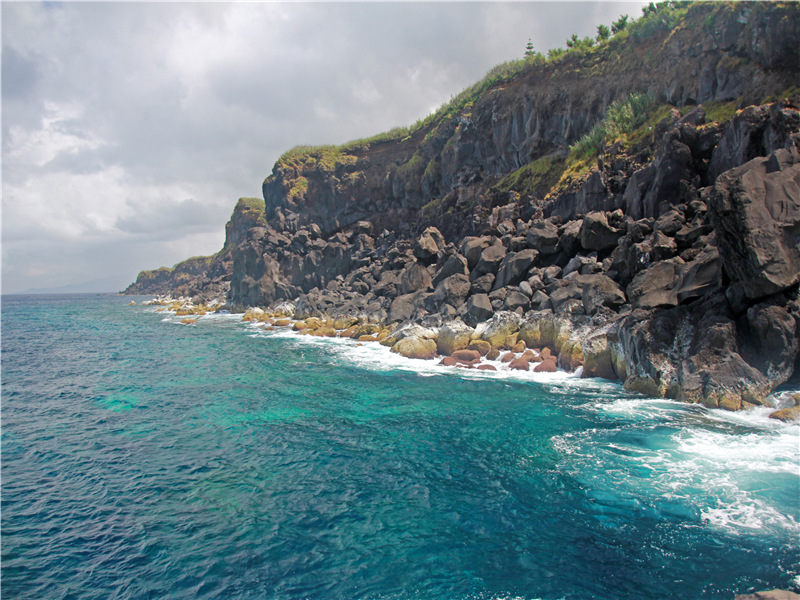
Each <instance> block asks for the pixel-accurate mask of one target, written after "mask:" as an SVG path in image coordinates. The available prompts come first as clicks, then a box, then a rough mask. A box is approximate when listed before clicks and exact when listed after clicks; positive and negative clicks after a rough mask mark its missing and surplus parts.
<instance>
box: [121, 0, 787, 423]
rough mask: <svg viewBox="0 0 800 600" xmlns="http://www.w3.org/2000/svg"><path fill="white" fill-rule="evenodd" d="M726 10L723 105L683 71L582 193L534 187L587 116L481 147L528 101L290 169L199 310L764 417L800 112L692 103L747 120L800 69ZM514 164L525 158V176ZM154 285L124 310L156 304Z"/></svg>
mask: <svg viewBox="0 0 800 600" xmlns="http://www.w3.org/2000/svg"><path fill="white" fill-rule="evenodd" d="M703 10H711V9H710V8H708V7H700V8H697V11H703ZM715 10H717V9H715ZM719 10H722V9H719ZM724 10H726V11H732V12H730V14H728V13H725V12H724V11H722V12H721V13H720V15H721V16H719V19H720V20H718V22H717V26H718V27H722V23H723V22H724V23H727V25H726V27H727V28H728V29H726V31H727V32H728V33H727V34H726V35H728V37H727V38H725V39H727V40H728V42H727V43H726V45H724V46H722V47H716V48H707V47H705V46H702V47H697V48H693V49H692V50H693V51H695V50H696V51H697V52H698V53H700V54H702V55H703V56H705V57H708V56H710V55H712V54H714V53H716V55H719V54H720V53H722V54H723V55H726V56H727V54H726V53H730V54H731V56H732V55H733V54H736V52H738V54H737V56H738V57H739V58H738V59H737V60H739V61H740V62H741V64H742V65H744V66H742V68H741V69H739V70H738V71H730V72H729V71H726V76H725V77H726V78H727V79H724V81H723V80H719V77H720V73H719V69H720V68H722V67H721V66H720V65H722V62H719V63H716V62H715V63H714V64H717V65H718V68H717V69H716V71H715V73H716V75H715V76H716V77H717V80H715V81H716V83H715V84H713V85H711V84H709V82H708V81H705V79H704V78H706V77H708V76H709V74H708V73H706V72H705V71H704V72H703V73H701V74H699V75H698V76H697V77H699V79H695V80H692V81H690V80H689V79H686V77H687V76H686V74H685V73H681V74H678V73H677V71H676V72H675V74H674V77H675V79H674V81H673V82H672V83H674V84H676V85H677V83H676V82H680V83H681V85H682V86H684V87H683V88H682V89H683V91H682V92H681V94H682V95H681V94H678V95H680V96H681V103H682V104H688V105H689V106H686V107H684V108H682V109H679V108H677V107H672V108H670V109H669V110H667V111H666V112H663V113H662V115H663V116H662V117H661V118H660V119H659V120H656V121H654V122H653V125H652V126H651V127H650V128H649V130H646V132H645V133H646V135H645V136H644V137H643V138H642V139H641V140H640V141H638V142H636V143H633V144H629V145H628V146H625V147H622V146H619V144H615V145H612V146H611V147H608V148H606V149H605V150H604V151H603V153H602V156H600V157H598V158H597V161H596V164H592V165H591V167H590V168H589V169H588V171H587V172H586V173H584V174H583V175H580V176H577V175H576V176H575V177H567V176H562V177H561V181H560V182H559V180H558V177H555V178H554V179H553V180H552V181H550V180H548V181H550V183H548V184H547V185H545V186H544V188H543V189H545V190H549V193H547V194H546V195H545V194H544V193H540V190H539V187H537V186H538V185H539V184H540V183H541V182H542V181H543V179H541V178H540V179H536V178H534V179H535V182H538V183H536V184H535V185H534V184H533V183H530V182H531V181H532V180H531V179H530V177H533V176H530V177H529V178H528V180H524V177H528V176H529V175H530V172H531V168H532V167H531V166H530V165H531V164H532V161H533V159H535V158H536V157H539V158H537V159H536V160H537V161H538V162H537V163H536V164H537V165H539V166H541V165H543V164H545V163H546V164H547V165H551V164H557V163H558V161H561V162H560V163H558V164H561V168H560V171H559V173H561V171H563V170H564V162H563V160H564V159H563V157H564V154H565V153H566V150H567V143H566V142H567V140H568V139H569V138H570V137H571V138H572V139H573V140H574V139H576V138H575V137H574V136H579V135H581V134H582V133H584V132H586V131H587V130H588V129H589V126H590V125H591V123H592V120H591V118H590V117H591V111H589V112H586V113H581V112H580V111H578V112H577V113H576V112H573V113H572V114H571V115H567V114H565V113H564V109H563V106H561V107H560V108H558V107H554V106H552V105H550V104H548V105H547V106H548V108H547V111H549V112H548V113H547V114H546V115H545V114H544V113H542V111H543V110H545V109H544V108H541V107H539V108H535V107H534V106H533V105H530V104H526V105H525V106H528V109H530V110H529V111H528V113H525V114H527V117H525V115H524V114H523V115H521V116H520V119H521V120H520V119H517V120H515V119H516V117H509V116H508V115H509V114H510V113H503V112H496V114H498V117H497V118H496V119H493V120H492V122H491V124H489V123H488V122H487V124H485V125H481V123H482V121H481V119H482V117H481V115H483V114H484V112H485V111H487V110H489V109H490V108H491V109H492V110H495V111H498V110H499V108H500V107H501V106H504V103H507V102H512V103H513V102H522V101H521V100H520V99H519V96H520V94H521V90H523V89H528V90H530V91H531V94H533V95H534V96H535V95H536V94H540V93H544V92H542V91H541V85H544V84H541V85H540V84H539V83H538V82H531V81H527V80H524V79H523V80H522V81H518V82H514V85H509V86H508V87H509V88H510V89H509V90H506V89H505V88H503V89H502V90H500V89H498V90H496V91H493V92H492V93H489V94H486V95H484V96H482V97H480V98H479V99H478V100H477V101H476V103H475V106H474V107H473V108H472V111H473V113H471V114H472V116H471V117H466V116H465V114H466V113H464V114H462V115H461V117H459V118H458V119H455V120H454V121H452V122H451V121H443V122H442V123H440V124H439V125H438V126H436V127H435V128H432V129H431V130H429V131H427V135H423V133H415V134H413V135H411V136H410V137H409V138H408V139H404V140H401V141H398V142H393V143H388V142H382V143H380V144H376V146H375V148H374V149H373V150H366V151H359V152H360V154H359V152H355V151H354V154H352V155H348V154H342V153H341V152H339V153H338V154H336V153H334V154H335V156H334V158H330V157H329V156H327V155H325V156H323V153H322V150H320V151H318V152H317V154H313V153H312V154H309V155H307V156H306V158H304V159H303V160H304V161H305V162H302V163H300V162H296V161H295V162H290V161H283V162H279V164H278V165H276V167H275V169H274V170H273V175H271V176H270V177H269V178H268V179H267V181H266V182H265V184H264V194H265V199H266V200H265V201H263V202H262V201H259V200H253V199H243V200H240V201H239V204H237V207H236V209H235V210H234V214H233V216H232V218H231V222H230V223H229V225H228V229H227V236H226V245H225V249H224V251H223V252H221V253H220V254H218V255H217V256H215V257H212V259H210V260H209V261H208V263H207V264H208V268H207V269H206V271H204V272H203V274H202V275H201V276H200V277H198V278H197V279H196V280H195V282H194V283H195V287H196V289H197V290H200V291H201V292H202V293H203V294H206V295H208V294H211V295H213V294H219V293H220V292H221V291H222V290H223V288H224V287H227V288H228V289H227V292H226V293H227V302H228V303H229V304H230V305H231V307H232V308H233V309H234V310H241V311H243V310H245V309H246V308H248V307H256V306H260V307H265V308H268V310H267V316H263V315H261V317H263V319H264V323H265V326H270V327H274V326H280V325H278V322H277V321H278V320H279V319H277V314H276V313H277V312H281V311H282V312H283V313H284V314H283V315H281V316H282V317H283V318H284V319H285V318H286V317H291V318H292V319H293V320H294V321H293V323H294V324H293V327H294V328H295V330H296V331H298V333H302V334H305V335H312V334H313V335H340V336H345V337H352V338H354V339H357V340H362V338H363V341H380V343H383V344H384V345H387V346H390V347H391V348H392V349H393V350H394V351H396V352H398V353H400V354H403V355H405V356H409V357H415V358H433V357H435V356H439V357H443V358H442V359H441V360H442V362H443V364H445V365H450V366H461V367H466V368H469V367H474V368H488V367H491V366H492V365H490V364H487V363H486V361H487V357H489V358H488V360H489V361H495V360H497V359H498V357H500V358H501V360H505V359H506V358H507V364H508V365H509V366H510V367H511V368H519V369H523V370H528V369H532V370H554V369H555V368H556V367H557V366H558V367H560V368H562V369H567V370H575V369H578V368H581V369H582V375H583V376H584V377H604V378H610V379H619V380H621V381H623V382H624V384H625V386H626V388H628V389H631V390H635V391H640V392H643V393H645V394H649V395H655V396H666V397H670V398H677V399H680V400H684V401H687V402H699V403H702V404H704V405H706V406H709V407H721V408H726V409H732V410H734V409H741V408H746V407H749V406H753V405H758V404H762V403H764V402H765V399H766V397H767V396H768V395H769V394H770V393H771V392H772V391H773V390H774V389H775V388H776V387H777V386H779V385H781V384H782V383H784V382H786V381H788V380H789V379H790V378H791V377H792V376H793V375H795V374H797V373H800V368H799V367H800V364H799V362H798V356H799V355H800V343H799V342H798V339H800V297H799V296H798V286H799V285H800V111H798V106H800V96H798V95H797V94H796V92H793V93H794V95H791V94H789V95H787V96H786V97H785V98H784V99H782V100H778V101H770V102H765V103H762V104H758V105H750V106H748V105H744V106H742V107H741V109H740V110H735V108H734V109H732V110H731V114H730V115H727V116H725V117H724V118H719V117H712V116H709V114H710V112H709V110H707V107H705V106H703V105H698V104H696V100H697V98H698V97H699V96H702V97H704V98H706V99H707V100H708V101H711V102H712V103H713V102H717V103H719V102H731V101H734V102H739V104H740V105H741V104H742V103H743V102H744V101H743V100H741V98H743V97H745V96H748V95H752V94H753V93H755V91H754V90H755V88H754V87H753V85H754V84H753V82H752V81H748V80H746V78H747V77H749V76H752V75H753V73H762V75H763V76H762V75H759V77H760V79H759V81H761V82H762V83H763V85H765V86H773V87H776V86H780V85H785V84H786V82H787V80H788V81H795V82H796V81H798V68H800V67H798V65H800V61H798V62H796V63H785V61H784V62H781V60H779V59H778V58H775V56H778V55H780V56H783V55H782V54H781V53H780V52H778V51H777V50H776V51H775V52H773V53H771V54H769V56H762V55H761V54H758V52H757V51H756V49H754V48H751V47H750V46H748V45H747V44H748V42H746V39H745V38H747V36H748V35H749V33H748V32H749V31H750V30H751V29H752V28H753V27H756V26H757V23H753V22H750V21H746V20H745V21H741V19H742V18H743V17H742V15H743V14H744V13H741V14H740V13H738V12H736V11H738V10H739V8H731V7H727V8H725V9H724ZM759 10H762V11H768V12H769V11H773V10H779V9H778V8H776V7H774V6H770V7H765V8H760V9H759ZM786 12H787V14H786V18H787V19H788V20H787V24H786V27H784V29H782V30H781V31H782V32H783V33H780V35H779V34H778V33H775V35H776V36H778V37H777V38H776V40H778V43H777V45H778V46H781V47H783V46H782V44H783V43H784V42H786V43H788V40H789V38H791V39H794V37H798V39H800V12H798V11H794V10H793V9H788V8H787V9H786ZM715 14H716V13H715ZM747 14H748V15H749V14H750V13H747ZM726 15H727V16H726ZM737 15H738V16H737ZM722 17H725V18H726V19H729V20H728V21H725V20H724V19H723V18H722ZM748 18H749V17H748ZM736 19H739V21H737V20H736ZM706 21H708V19H706ZM740 21H741V22H740ZM765 22H766V21H765ZM769 22H771V21H769ZM737 23H738V25H737ZM742 23H747V24H746V25H743V24H742ZM679 29H680V28H677V29H676V32H678V31H679ZM686 29H687V27H684V29H681V30H680V31H679V33H675V36H677V37H675V36H666V37H663V38H659V40H658V44H655V43H654V44H655V45H653V46H652V49H653V51H658V52H660V53H661V56H662V57H663V58H664V60H665V61H667V60H668V56H667V55H669V54H670V52H673V50H674V48H673V47H672V45H674V44H675V43H676V40H678V41H679V40H681V39H684V38H685V41H686V42H687V43H689V41H690V38H688V37H686V36H687V35H689V34H687V33H686ZM680 36H684V37H680ZM737 36H740V37H737ZM780 36H783V37H780ZM787 36H788V37H787ZM793 36H794V37H793ZM779 38H780V40H783V42H781V41H779ZM784 38H786V39H784ZM747 39H749V38H747ZM659 44H660V45H659ZM742 44H744V45H742ZM740 45H741V48H739V46H740ZM794 47H795V48H796V47H800V46H794ZM736 48H739V49H738V50H736ZM684 51H686V50H685V49H684ZM773 54H774V55H775V56H773ZM748 57H749V58H748ZM770 57H771V58H770ZM773 59H774V60H773ZM704 60H705V59H704ZM717 60H718V61H719V56H717ZM747 61H751V62H747ZM770 61H773V62H775V61H777V63H779V64H780V65H781V66H780V69H783V70H776V69H777V67H769V66H767V63H769V64H772V63H771V62H770ZM777 63H776V64H777ZM668 71H669V70H668ZM669 72H672V71H669ZM637 73H638V75H637V77H639V76H644V74H643V73H642V72H638V71H637ZM748 74H749V75H748ZM662 75H664V74H663V73H662V74H660V75H659V77H661V76H662ZM557 76H560V75H558V74H555V72H554V74H553V77H557ZM634 79H635V78H634ZM637 81H638V79H637ZM595 83H596V84H597V85H598V86H600V82H595ZM651 83H652V82H651ZM723 83H724V85H723ZM526 85H527V86H529V87H526ZM620 85H622V84H620ZM665 85H666V84H665ZM537 86H539V87H537ZM692 86H694V88H693V87H692ZM698 86H699V87H698ZM511 88H513V89H511ZM565 89H566V88H565ZM691 89H695V90H696V91H697V95H695V96H692V95H691V92H690V91H689V90H691ZM726 90H727V91H726ZM731 90H733V91H731ZM619 91H620V92H621V91H622V90H621V89H620V90H619ZM629 91H631V90H629ZM734 91H735V92H736V93H735V94H734ZM662 92H663V90H662ZM662 92H659V95H660V97H661V99H662V100H664V101H666V102H670V101H671V100H674V99H673V98H672V97H671V95H670V94H666V96H665V95H664V94H663V93H662ZM548 93H549V92H548ZM570 93H571V92H570ZM687 94H689V95H688V96H687ZM731 94H733V95H731ZM684 96H686V97H685V98H684ZM581 98H582V97H581ZM736 98H740V99H739V100H736ZM529 100H530V99H528V100H526V102H529ZM574 100H575V102H576V106H577V105H579V104H580V102H583V100H582V99H579V97H578V96H575V98H574ZM608 100H610V98H606V102H605V103H604V104H605V105H607V104H608ZM703 101H705V100H703ZM523 104H524V103H523ZM562 105H563V102H562ZM515 106H516V105H515ZM542 106H544V105H542ZM712 108H713V106H712ZM515 110H516V109H515ZM512 113H513V111H512ZM523 113H524V111H523ZM580 115H583V117H586V120H585V122H584V121H583V120H581V119H582V118H583V117H581V116H580ZM523 117H524V118H523ZM534 117H535V118H534ZM507 118H510V119H511V120H510V121H507V120H504V119H507ZM556 119H561V121H564V120H565V119H566V120H567V121H569V119H571V121H569V123H570V126H571V127H572V130H571V132H570V133H567V132H562V134H563V139H562V138H559V136H558V135H556V134H555V133H554V134H553V135H552V136H551V137H550V138H548V140H544V139H543V138H542V137H541V132H542V131H543V128H544V129H547V127H546V126H545V123H550V124H551V125H552V123H553V122H554V120H556ZM447 123H450V124H451V125H452V128H448V127H450V125H447ZM504 123H505V125H503V124H504ZM540 125H541V127H540ZM501 126H502V127H506V128H507V129H506V130H503V131H500V130H498V127H501ZM437 136H439V137H437ZM440 137H441V139H440ZM489 138H491V139H492V143H491V144H489V143H488V141H487V140H488V139H489ZM437 140H438V141H437ZM448 140H449V141H448ZM502 140H506V141H505V142H502ZM512 142H513V145H514V147H516V148H519V147H526V148H528V149H529V152H528V154H526V155H525V156H521V155H520V154H518V153H517V154H515V155H514V156H513V157H511V156H510V155H508V148H509V146H508V145H509V144H512ZM436 144H440V146H441V148H440V147H439V146H436ZM498 144H500V148H501V149H502V152H501V151H500V150H498V149H497V148H495V146H497V145H498ZM481 148H482V150H481ZM493 148H494V149H493ZM495 151H496V153H495V154H491V153H492V152H495ZM337 152H338V151H337ZM370 152H372V153H371V154H370ZM417 152H422V155H423V156H424V158H422V159H421V160H422V162H421V163H420V164H421V165H422V168H424V167H425V164H426V163H427V164H428V168H427V169H425V173H426V175H425V177H422V178H421V179H420V174H419V173H417V174H416V175H415V174H414V172H413V171H412V170H410V169H406V170H405V171H403V170H402V169H398V168H397V164H405V163H404V161H409V160H410V159H409V158H408V156H409V155H410V154H414V156H417V155H418V154H416V153H417ZM451 154H453V155H452V156H451ZM454 156H457V157H460V158H458V159H456V158H454ZM469 156H472V157H473V159H474V160H472V159H468V157H469ZM490 157H494V158H490ZM415 160H416V159H415ZM454 161H455V162H454ZM542 161H544V162H542ZM506 163H508V164H506ZM415 164H416V163H415ZM331 165H333V166H331ZM448 165H450V166H448ZM537 168H538V167H537ZM542 168H544V167H542ZM437 170H438V171H437ZM512 171H513V173H512V175H514V176H513V177H511V176H509V177H511V180H512V183H513V185H511V184H509V185H508V186H506V184H505V183H504V182H507V181H508V180H509V179H508V178H505V179H503V177H504V176H505V175H507V174H508V173H510V172H512ZM437 172H439V173H440V175H438V176H437V175H436V173H437ZM536 177H539V176H538V175H537V176H536ZM548 177H549V175H548ZM524 181H528V183H524ZM303 182H305V183H303ZM535 182H534V183H535ZM301 183H302V185H300V184H301ZM504 186H505V187H504ZM537 190H538V191H537ZM418 196H419V198H418ZM432 197H433V200H431V198H432ZM423 200H425V201H428V204H425V205H424V206H423ZM187 262H188V261H187ZM176 269H177V267H176ZM162 276H165V275H164V274H162ZM148 277H149V278H151V279H152V278H154V277H155V276H153V275H148V274H147V273H143V274H142V275H140V278H139V280H137V283H136V284H135V286H132V288H129V290H127V292H128V293H135V292H136V291H145V290H148V287H147V278H148ZM140 280H141V281H140ZM159 281H161V280H160V279H159ZM210 282H214V283H213V284H212V283H210ZM223 282H224V286H223ZM164 285H167V284H164ZM184 285H188V284H184ZM167 286H168V285H167ZM179 289H180V288H179ZM148 293H151V292H149V290H148ZM287 302H291V303H292V305H291V306H292V310H291V311H289V310H286V309H287V307H288V306H289V305H287V304H286V303H287ZM278 304H281V306H282V307H283V308H282V309H281V310H278V309H277V306H278ZM269 307H271V309H270V308H269ZM248 315H250V318H253V319H259V318H260V316H259V315H254V314H253V313H250V312H249V311H248V313H245V316H246V318H247V316H248ZM269 320H271V321H272V322H271V323H267V321H269Z"/></svg>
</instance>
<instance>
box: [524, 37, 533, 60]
mask: <svg viewBox="0 0 800 600" xmlns="http://www.w3.org/2000/svg"><path fill="white" fill-rule="evenodd" d="M535 55H536V52H534V50H533V42H532V41H531V40H530V38H528V43H527V44H526V45H525V57H526V58H532V57H533V56H535Z"/></svg>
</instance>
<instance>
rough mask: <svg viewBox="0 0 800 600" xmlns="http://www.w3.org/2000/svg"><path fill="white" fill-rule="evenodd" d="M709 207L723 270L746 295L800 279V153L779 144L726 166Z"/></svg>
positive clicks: (771, 291) (761, 294)
mask: <svg viewBox="0 0 800 600" xmlns="http://www.w3.org/2000/svg"><path fill="white" fill-rule="evenodd" d="M709 213H710V216H711V221H712V223H713V225H714V231H715V232H716V234H717V244H718V246H719V249H720V252H721V254H722V257H723V262H724V265H725V271H726V273H727V274H728V275H729V276H730V278H731V280H732V281H733V282H734V283H739V284H741V285H742V286H743V290H744V293H745V295H746V296H747V298H749V299H750V300H758V299H760V298H764V297H766V296H769V295H772V294H777V293H779V292H782V291H783V290H786V289H788V288H790V287H792V286H793V285H795V284H797V283H798V281H800V153H798V151H797V149H792V150H791V151H789V150H786V149H780V150H777V151H776V152H774V153H772V154H771V155H770V156H769V157H767V158H756V159H753V160H752V161H750V162H748V163H746V164H744V165H742V166H741V167H738V168H736V169H732V170H730V171H727V172H726V173H724V174H723V175H721V176H720V178H719V179H718V180H717V182H716V183H715V185H714V190H713V193H712V194H711V195H710V205H709Z"/></svg>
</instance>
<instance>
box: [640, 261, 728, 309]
mask: <svg viewBox="0 0 800 600" xmlns="http://www.w3.org/2000/svg"><path fill="white" fill-rule="evenodd" d="M720 267H721V263H720V258H719V252H717V251H716V249H713V248H712V249H709V250H706V251H704V252H702V253H700V254H699V255H698V256H697V258H696V260H693V261H691V262H688V263H685V262H683V261H682V260H681V259H679V258H676V259H670V260H665V261H661V262H658V263H656V264H654V265H652V266H651V267H650V268H649V269H646V270H644V271H640V272H639V273H638V274H637V275H636V277H634V278H633V281H632V282H631V283H630V285H629V286H628V289H627V294H628V297H629V298H630V299H631V303H632V304H633V305H634V306H635V307H636V308H645V309H648V308H657V307H662V308H665V307H670V306H677V305H678V304H679V303H681V302H685V301H686V300H690V299H692V298H697V297H700V296H703V295H705V294H709V293H711V292H714V291H716V290H719V289H720V287H721V285H722V278H721V277H722V274H721V270H720Z"/></svg>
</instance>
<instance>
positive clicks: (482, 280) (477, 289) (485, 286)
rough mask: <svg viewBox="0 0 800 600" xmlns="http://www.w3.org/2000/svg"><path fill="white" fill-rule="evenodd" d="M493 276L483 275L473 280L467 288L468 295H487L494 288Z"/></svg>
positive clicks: (490, 274) (489, 274)
mask: <svg viewBox="0 0 800 600" xmlns="http://www.w3.org/2000/svg"><path fill="white" fill-rule="evenodd" d="M494 280H495V276H494V274H492V273H485V274H484V275H481V276H480V277H477V278H475V279H474V280H473V282H472V285H471V286H470V288H469V293H470V294H488V293H489V292H491V291H492V288H493V287H494Z"/></svg>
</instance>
